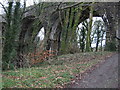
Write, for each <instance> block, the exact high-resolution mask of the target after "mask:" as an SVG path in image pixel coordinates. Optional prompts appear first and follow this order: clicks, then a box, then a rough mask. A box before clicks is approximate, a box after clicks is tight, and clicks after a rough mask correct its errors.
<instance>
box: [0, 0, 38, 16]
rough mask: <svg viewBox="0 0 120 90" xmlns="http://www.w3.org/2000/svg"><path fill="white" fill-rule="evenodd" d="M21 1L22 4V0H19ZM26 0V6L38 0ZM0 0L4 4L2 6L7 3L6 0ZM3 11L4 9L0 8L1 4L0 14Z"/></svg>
mask: <svg viewBox="0 0 120 90" xmlns="http://www.w3.org/2000/svg"><path fill="white" fill-rule="evenodd" d="M20 1H21V4H23V2H24V0H20ZM25 1H26V6H27V7H28V6H30V5H33V4H34V2H36V3H37V2H38V1H39V0H25ZM0 2H1V3H2V4H3V5H4V6H7V5H8V3H7V2H8V0H0ZM2 13H4V10H3V9H2V7H1V5H0V14H2Z"/></svg>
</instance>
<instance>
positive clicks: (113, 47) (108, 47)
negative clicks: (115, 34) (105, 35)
mask: <svg viewBox="0 0 120 90" xmlns="http://www.w3.org/2000/svg"><path fill="white" fill-rule="evenodd" d="M116 49H117V47H116V44H115V42H109V43H107V45H106V46H105V51H116Z"/></svg>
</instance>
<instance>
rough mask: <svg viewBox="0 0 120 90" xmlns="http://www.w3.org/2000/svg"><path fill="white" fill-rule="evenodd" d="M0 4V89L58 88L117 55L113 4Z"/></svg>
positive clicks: (115, 21)
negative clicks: (0, 82) (0, 85)
mask: <svg viewBox="0 0 120 90" xmlns="http://www.w3.org/2000/svg"><path fill="white" fill-rule="evenodd" d="M0 5H1V7H2V8H3V10H4V14H2V15H0V17H2V21H1V27H2V30H1V32H0V33H1V37H2V38H1V39H2V41H1V47H0V48H1V51H2V71H3V87H24V88H29V87H36V88H40V87H41V88H46V87H52V88H53V87H59V88H61V87H63V86H64V85H65V84H66V83H68V82H70V80H71V79H73V78H74V76H75V75H76V74H78V73H83V72H84V71H86V70H87V69H89V68H90V67H92V66H94V65H95V64H97V63H98V62H101V61H102V60H104V58H105V57H107V56H110V55H112V54H113V53H114V52H116V51H118V45H119V42H118V41H119V38H118V37H117V34H116V33H117V32H118V31H117V30H118V26H117V23H118V19H117V18H118V12H117V10H118V3H107V2H106V3H98V2H49V3H48V2H40V3H34V5H32V6H29V7H26V2H25V1H24V2H23V3H20V2H8V5H7V7H6V6H5V5H3V4H2V3H1V2H0ZM112 5H114V7H113V6H112ZM110 9H111V10H110ZM112 9H114V10H112ZM109 13H110V14H109ZM94 17H99V18H100V17H101V19H93V18H94ZM113 24H114V27H111V25H113ZM41 28H44V30H42V29H41ZM39 32H40V34H39V36H38V33H39ZM41 37H42V39H41ZM103 41H105V43H104V45H103ZM93 43H94V45H95V47H92V44H93ZM45 82H47V84H46V83H45Z"/></svg>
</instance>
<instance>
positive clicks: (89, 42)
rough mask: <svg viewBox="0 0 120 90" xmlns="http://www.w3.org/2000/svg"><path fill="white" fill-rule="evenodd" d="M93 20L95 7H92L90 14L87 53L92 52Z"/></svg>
mask: <svg viewBox="0 0 120 90" xmlns="http://www.w3.org/2000/svg"><path fill="white" fill-rule="evenodd" d="M92 18H93V5H91V6H90V13H89V26H88V31H87V38H86V51H88V52H89V51H91V47H90V46H91V38H90V35H91V30H92V22H93V20H92Z"/></svg>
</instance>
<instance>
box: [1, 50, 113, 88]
mask: <svg viewBox="0 0 120 90" xmlns="http://www.w3.org/2000/svg"><path fill="white" fill-rule="evenodd" d="M110 55H112V52H102V55H101V52H96V53H95V52H94V53H93V52H90V53H76V54H68V55H62V56H58V57H57V58H56V59H50V60H48V61H45V62H44V63H41V64H39V66H36V67H31V68H21V69H18V70H9V71H4V72H2V75H3V77H2V82H3V87H4V88H8V87H11V88H12V87H14V88H15V87H19V88H58V87H60V88H62V87H63V86H64V84H67V83H69V82H70V81H71V80H72V79H74V78H75V75H76V74H81V73H84V72H85V71H86V70H87V69H89V68H91V67H92V66H94V65H95V64H97V63H98V62H101V61H103V60H104V59H105V57H107V56H110Z"/></svg>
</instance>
